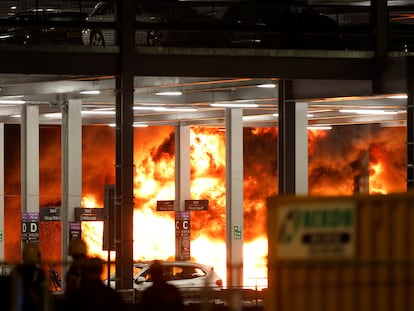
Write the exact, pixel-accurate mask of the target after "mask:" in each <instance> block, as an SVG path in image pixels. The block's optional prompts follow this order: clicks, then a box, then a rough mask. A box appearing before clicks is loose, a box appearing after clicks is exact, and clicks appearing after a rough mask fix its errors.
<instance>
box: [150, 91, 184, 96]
mask: <svg viewBox="0 0 414 311" xmlns="http://www.w3.org/2000/svg"><path fill="white" fill-rule="evenodd" d="M182 94H183V93H182V92H179V91H166V92H158V93H155V95H160V96H180V95H182Z"/></svg>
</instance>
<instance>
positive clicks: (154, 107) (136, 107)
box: [132, 106, 166, 111]
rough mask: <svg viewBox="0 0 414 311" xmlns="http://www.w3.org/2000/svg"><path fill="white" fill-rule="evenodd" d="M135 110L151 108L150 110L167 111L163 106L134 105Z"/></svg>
mask: <svg viewBox="0 0 414 311" xmlns="http://www.w3.org/2000/svg"><path fill="white" fill-rule="evenodd" d="M132 109H133V110H149V111H165V109H166V108H165V107H161V106H134V107H133V108H132Z"/></svg>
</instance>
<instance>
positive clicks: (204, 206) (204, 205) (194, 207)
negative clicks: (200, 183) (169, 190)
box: [185, 200, 208, 211]
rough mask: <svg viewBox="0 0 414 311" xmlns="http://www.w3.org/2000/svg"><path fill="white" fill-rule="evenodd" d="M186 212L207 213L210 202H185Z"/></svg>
mask: <svg viewBox="0 0 414 311" xmlns="http://www.w3.org/2000/svg"><path fill="white" fill-rule="evenodd" d="M185 210H186V211H207V210H208V200H185Z"/></svg>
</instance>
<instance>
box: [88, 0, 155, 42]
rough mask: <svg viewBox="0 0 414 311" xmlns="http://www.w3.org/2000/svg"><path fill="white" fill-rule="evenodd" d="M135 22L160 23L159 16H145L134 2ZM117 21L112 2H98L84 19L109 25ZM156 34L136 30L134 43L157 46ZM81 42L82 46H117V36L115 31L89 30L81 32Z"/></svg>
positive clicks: (104, 29) (149, 31)
mask: <svg viewBox="0 0 414 311" xmlns="http://www.w3.org/2000/svg"><path fill="white" fill-rule="evenodd" d="M136 13H137V14H136V20H137V21H138V22H142V23H162V22H163V20H162V18H161V17H160V16H157V15H155V14H147V13H146V12H144V11H143V10H142V8H141V6H140V4H139V3H138V2H136ZM116 19H117V11H116V5H115V2H114V1H101V2H98V3H97V4H96V5H95V7H94V9H93V11H92V13H91V14H90V15H89V16H88V17H87V18H86V21H87V22H94V23H111V22H115V21H116ZM156 40H158V39H157V34H156V32H155V31H153V30H148V31H147V30H137V31H136V32H135V42H136V44H137V45H157V44H156V42H155V41H156ZM82 42H83V44H84V45H100V46H103V45H107V46H112V45H117V44H118V42H117V34H116V30H115V29H109V28H89V29H83V30H82Z"/></svg>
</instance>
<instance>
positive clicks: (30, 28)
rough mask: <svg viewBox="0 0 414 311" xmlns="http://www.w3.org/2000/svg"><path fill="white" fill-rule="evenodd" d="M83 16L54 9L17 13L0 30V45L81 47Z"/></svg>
mask: <svg viewBox="0 0 414 311" xmlns="http://www.w3.org/2000/svg"><path fill="white" fill-rule="evenodd" d="M86 17H87V14H86V13H83V12H79V11H65V10H56V9H37V10H32V11H25V12H19V13H16V14H15V15H13V16H11V17H10V18H8V21H7V22H6V23H4V24H7V25H6V26H4V27H2V28H1V29H0V42H7V43H15V44H40V43H41V44H82V39H81V29H80V27H79V26H78V25H77V24H79V22H83V21H85V19H86Z"/></svg>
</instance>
